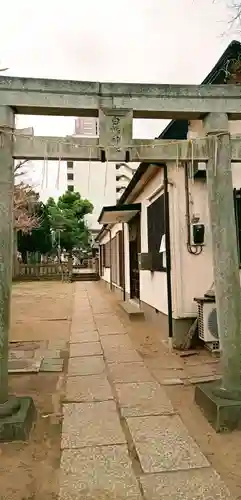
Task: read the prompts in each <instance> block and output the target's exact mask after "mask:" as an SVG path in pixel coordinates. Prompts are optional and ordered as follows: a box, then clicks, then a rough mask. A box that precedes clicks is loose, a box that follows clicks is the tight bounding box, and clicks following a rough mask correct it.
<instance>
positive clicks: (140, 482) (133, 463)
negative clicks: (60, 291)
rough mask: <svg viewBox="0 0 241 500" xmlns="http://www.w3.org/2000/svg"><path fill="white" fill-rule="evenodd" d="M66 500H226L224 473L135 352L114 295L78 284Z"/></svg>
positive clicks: (63, 479)
mask: <svg viewBox="0 0 241 500" xmlns="http://www.w3.org/2000/svg"><path fill="white" fill-rule="evenodd" d="M75 286H76V288H75V297H74V308H73V318H72V327H71V338H70V358H69V364H68V373H67V382H66V392H65V401H64V408H63V415H64V416H63V428H62V458H61V465H60V496H59V498H60V500H125V499H130V500H143V499H145V500H162V499H163V500H164V499H165V500H189V499H190V500H211V499H212V500H227V499H228V498H231V497H230V495H229V492H228V491H227V489H226V487H225V485H224V484H223V483H222V481H221V480H220V478H219V476H218V474H216V472H215V471H214V470H213V469H212V468H211V466H210V464H209V462H208V460H207V459H206V457H205V456H204V455H203V454H202V453H201V451H200V449H199V447H198V445H197V444H196V443H195V442H194V440H193V439H192V438H191V436H190V435H189V434H188V431H187V429H186V427H185V426H184V425H183V423H182V421H181V419H180V417H179V416H178V415H177V414H176V413H175V411H174V409H173V407H172V404H171V402H170V401H169V399H168V398H167V395H166V393H165V390H164V388H163V387H161V386H160V385H159V383H158V382H156V381H155V380H154V378H153V377H152V375H151V373H150V372H149V370H148V369H147V368H146V366H145V364H144V362H143V360H142V358H141V357H140V355H139V354H138V353H137V352H136V350H135V348H134V346H133V345H132V343H131V340H130V338H129V336H128V334H127V332H126V330H125V327H124V326H123V324H122V323H121V321H120V319H119V318H118V316H117V315H116V314H115V313H114V312H113V310H112V309H111V305H110V303H109V301H108V293H106V292H105V291H103V288H102V287H101V286H100V284H96V283H76V285H75Z"/></svg>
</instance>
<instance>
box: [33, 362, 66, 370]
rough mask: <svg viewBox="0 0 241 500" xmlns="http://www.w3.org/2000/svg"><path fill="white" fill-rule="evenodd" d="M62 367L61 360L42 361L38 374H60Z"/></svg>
mask: <svg viewBox="0 0 241 500" xmlns="http://www.w3.org/2000/svg"><path fill="white" fill-rule="evenodd" d="M63 367H64V360H63V359H43V361H42V364H41V366H40V370H39V371H40V372H62V371H63Z"/></svg>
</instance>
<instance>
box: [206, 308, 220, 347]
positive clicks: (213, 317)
mask: <svg viewBox="0 0 241 500" xmlns="http://www.w3.org/2000/svg"><path fill="white" fill-rule="evenodd" d="M208 329H209V331H210V332H211V334H212V335H213V336H214V338H215V339H217V340H218V322H217V309H216V308H214V309H213V310H212V311H211V313H210V314H209V316H208Z"/></svg>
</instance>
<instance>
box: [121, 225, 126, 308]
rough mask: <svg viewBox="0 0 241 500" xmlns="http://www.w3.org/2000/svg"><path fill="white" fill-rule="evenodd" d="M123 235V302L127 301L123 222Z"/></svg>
mask: <svg viewBox="0 0 241 500" xmlns="http://www.w3.org/2000/svg"><path fill="white" fill-rule="evenodd" d="M122 233H123V246H122V251H123V301H124V302H125V300H126V270H125V223H124V222H122Z"/></svg>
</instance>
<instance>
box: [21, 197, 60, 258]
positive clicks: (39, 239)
mask: <svg viewBox="0 0 241 500" xmlns="http://www.w3.org/2000/svg"><path fill="white" fill-rule="evenodd" d="M34 214H35V216H36V217H37V219H38V221H39V225H38V227H36V228H34V229H32V231H31V232H29V233H26V232H24V231H19V232H18V251H19V252H20V253H21V255H22V260H23V262H26V261H27V252H30V253H35V252H39V254H41V255H45V254H47V253H49V252H50V251H51V250H52V248H53V244H52V235H51V225H50V220H49V212H48V207H47V206H46V205H45V204H44V203H42V202H38V203H36V205H35V209H34Z"/></svg>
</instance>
